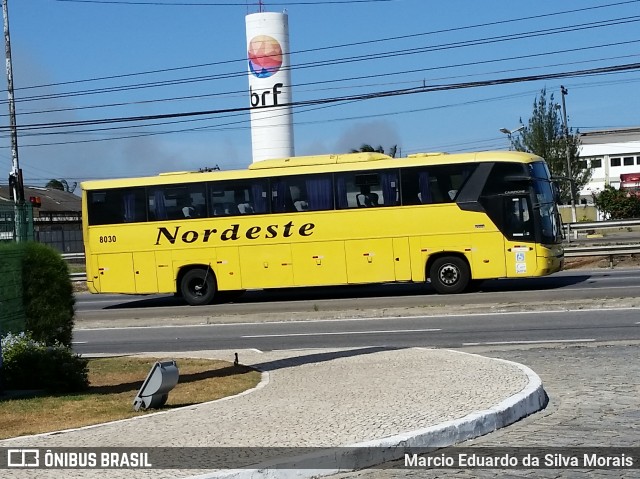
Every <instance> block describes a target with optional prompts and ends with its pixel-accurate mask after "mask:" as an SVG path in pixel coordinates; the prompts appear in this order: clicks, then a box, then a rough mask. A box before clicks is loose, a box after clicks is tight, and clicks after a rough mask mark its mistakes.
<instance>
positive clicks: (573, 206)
mask: <svg viewBox="0 0 640 479" xmlns="http://www.w3.org/2000/svg"><path fill="white" fill-rule="evenodd" d="M560 92H561V93H562V124H563V125H564V144H565V150H566V154H567V176H568V177H569V188H570V191H571V222H572V223H576V222H577V221H578V217H577V215H576V200H575V198H576V188H575V182H574V181H573V173H572V172H571V148H570V146H569V128H568V127H567V107H566V105H565V102H564V97H565V96H566V95H568V94H569V91H568V90H567V89H566V88H565V87H564V86H562V85H560Z"/></svg>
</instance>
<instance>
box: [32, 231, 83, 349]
mask: <svg viewBox="0 0 640 479" xmlns="http://www.w3.org/2000/svg"><path fill="white" fill-rule="evenodd" d="M24 248H25V250H24V258H23V262H22V286H23V301H24V309H25V316H26V329H27V331H30V332H31V334H32V337H33V338H34V339H35V340H36V341H39V342H43V343H45V344H47V345H54V344H56V343H60V344H63V345H65V346H71V339H72V331H73V314H74V311H73V306H74V304H75V298H74V297H73V287H72V285H71V280H70V278H69V268H68V267H67V263H66V262H65V261H64V260H63V259H62V257H61V256H60V254H59V253H58V252H57V251H56V250H54V249H52V248H50V247H48V246H46V245H43V244H40V243H34V242H29V243H26V244H25V246H24Z"/></svg>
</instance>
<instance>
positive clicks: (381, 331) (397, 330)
mask: <svg viewBox="0 0 640 479" xmlns="http://www.w3.org/2000/svg"><path fill="white" fill-rule="evenodd" d="M433 331H442V329H436V328H430V329H396V330H391V331H390V330H379V331H341V332H340V331H332V332H326V333H289V334H256V335H251V336H240V337H241V338H247V339H248V338H287V337H294V336H340V335H348V334H379V333H426V332H433Z"/></svg>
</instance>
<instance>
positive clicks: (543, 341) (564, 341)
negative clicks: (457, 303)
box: [462, 339, 595, 346]
mask: <svg viewBox="0 0 640 479" xmlns="http://www.w3.org/2000/svg"><path fill="white" fill-rule="evenodd" d="M593 341H595V339H541V340H539V341H487V342H486V343H462V345H463V346H496V345H504V344H544V343H591V342H593Z"/></svg>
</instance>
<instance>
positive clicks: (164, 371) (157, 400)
mask: <svg viewBox="0 0 640 479" xmlns="http://www.w3.org/2000/svg"><path fill="white" fill-rule="evenodd" d="M179 376H180V372H179V371H178V365H177V364H176V362H175V361H174V360H173V359H168V360H163V361H157V362H156V363H155V364H154V365H153V366H152V367H151V371H149V374H148V375H147V379H145V380H144V382H143V383H142V387H141V388H140V391H138V394H137V395H136V397H135V399H134V400H133V409H134V410H135V411H139V410H140V409H141V408H142V409H149V408H153V409H157V408H160V407H162V406H164V404H165V403H166V402H167V399H168V398H169V391H171V390H172V389H173V388H174V387H175V386H176V384H178V377H179Z"/></svg>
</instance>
